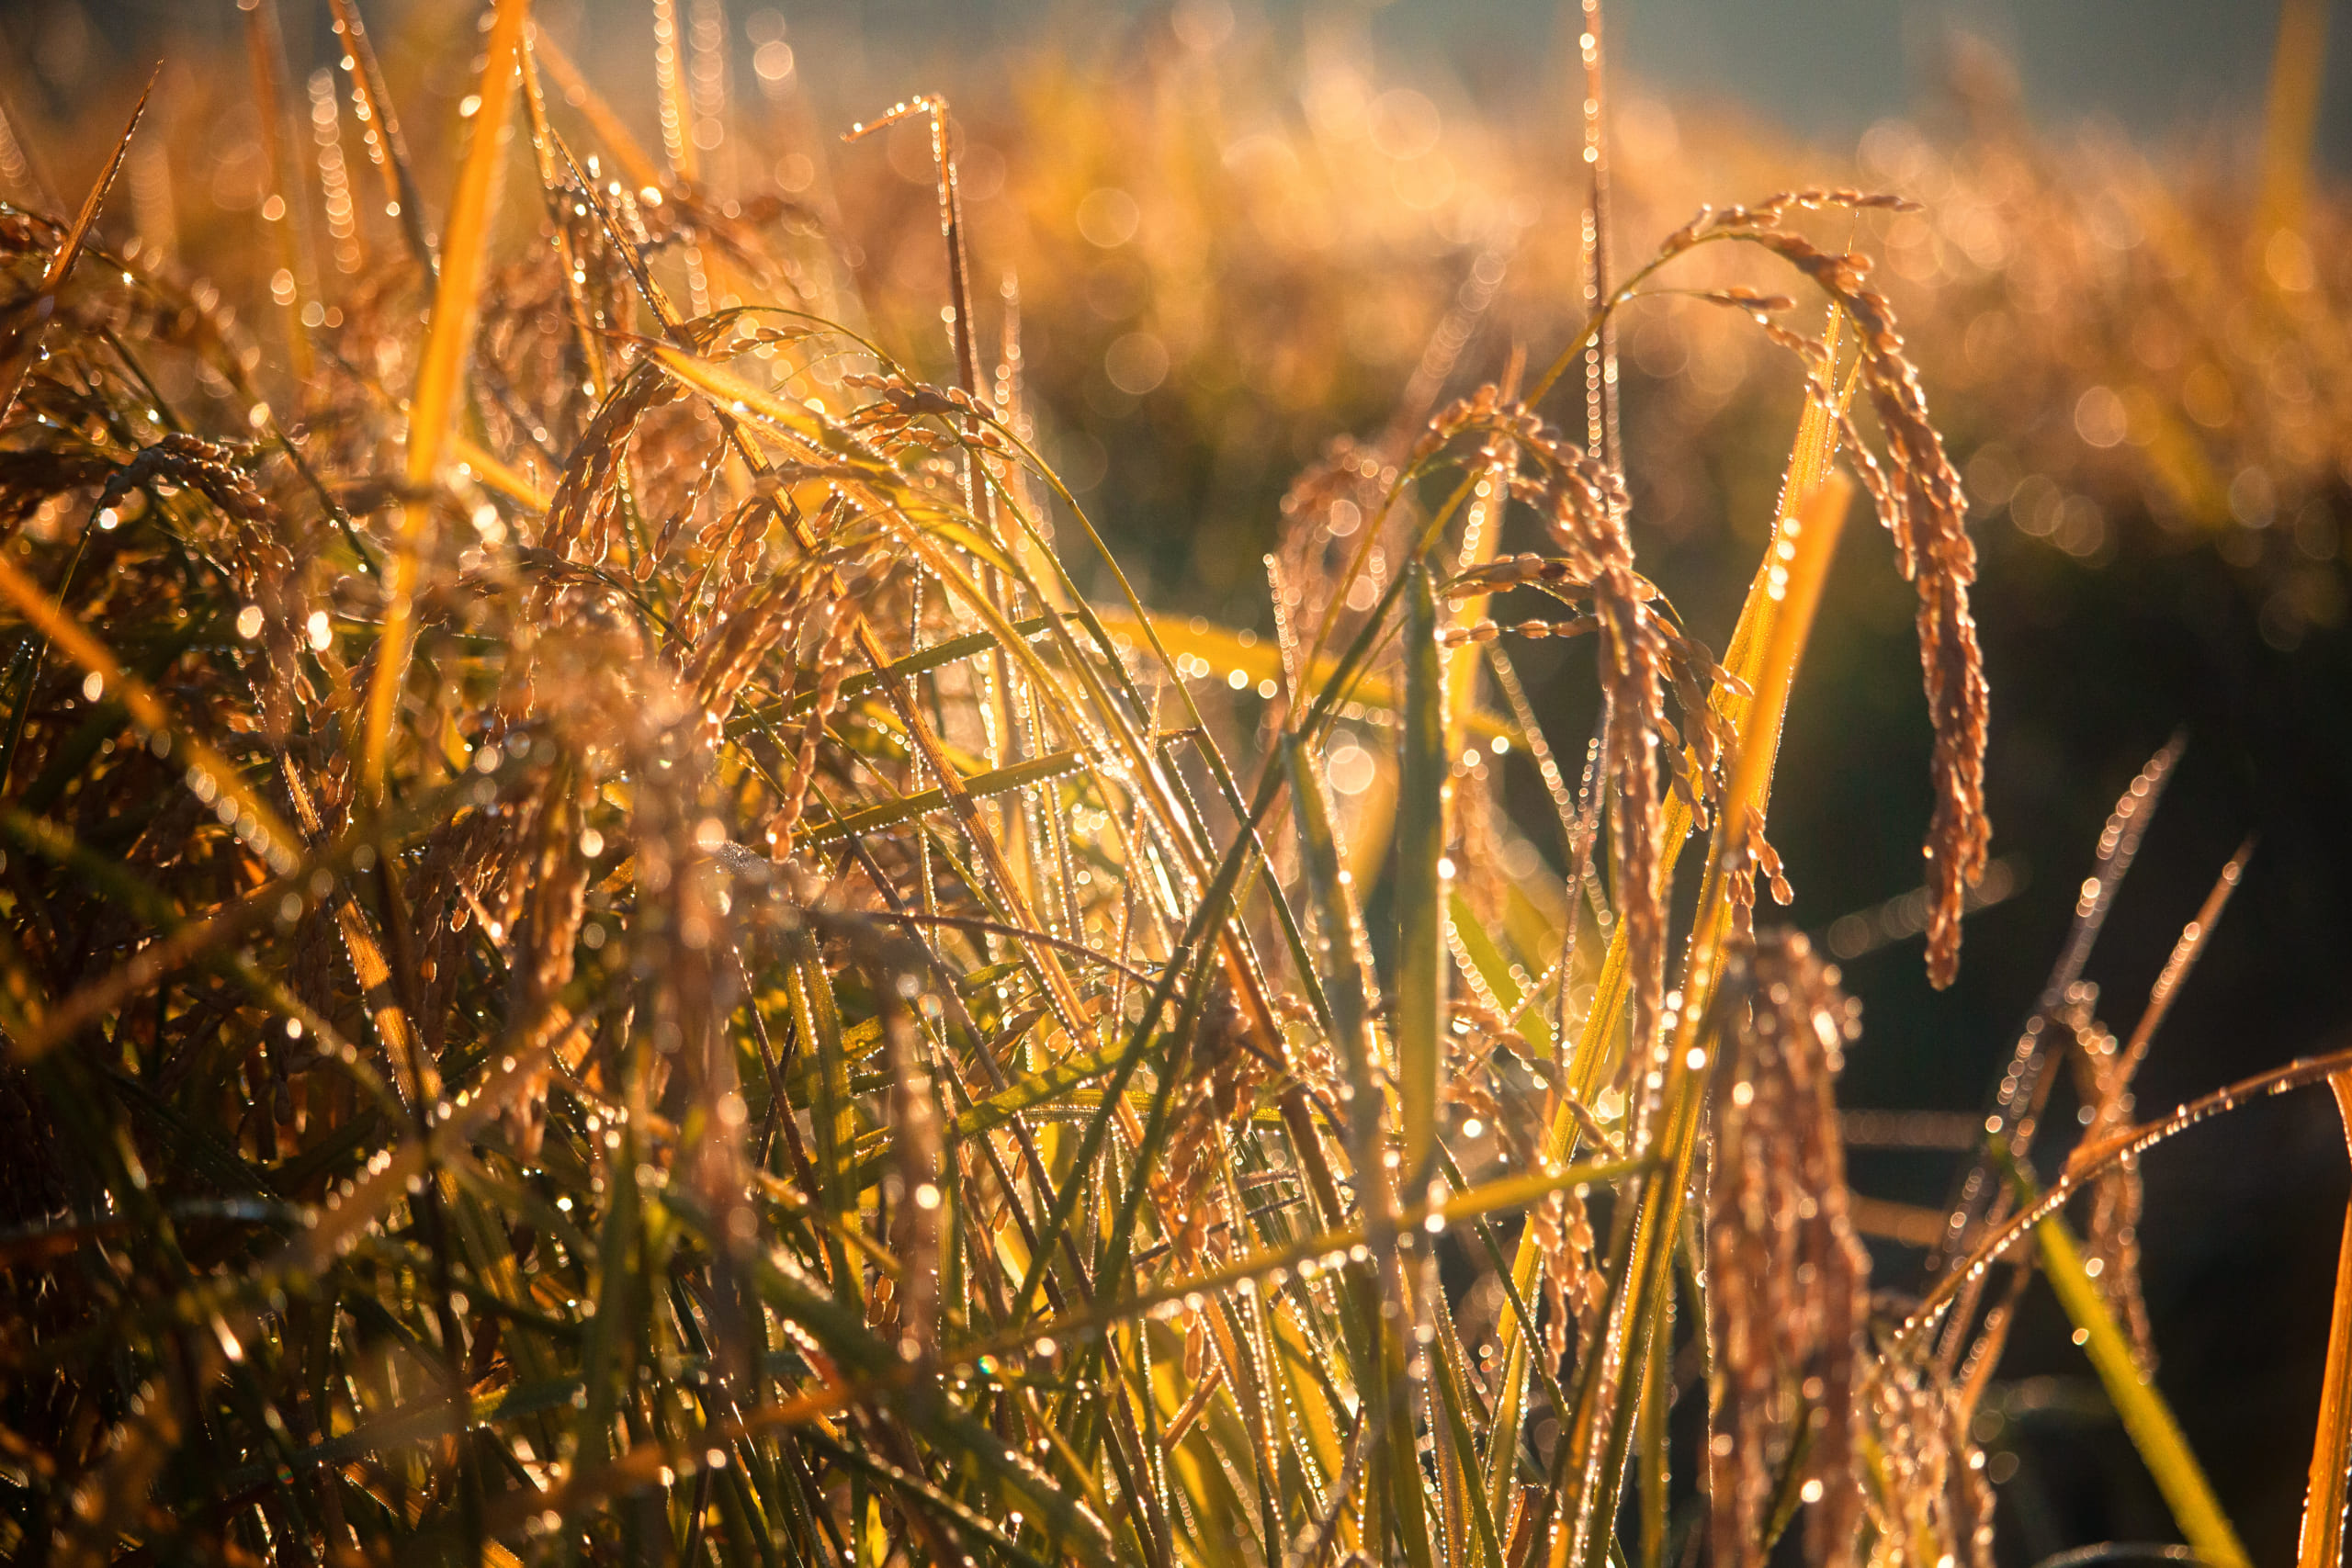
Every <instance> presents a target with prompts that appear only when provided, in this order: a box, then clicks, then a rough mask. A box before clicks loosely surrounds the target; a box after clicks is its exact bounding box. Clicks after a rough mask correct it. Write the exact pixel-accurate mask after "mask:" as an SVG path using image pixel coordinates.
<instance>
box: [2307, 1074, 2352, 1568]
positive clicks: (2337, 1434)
mask: <svg viewBox="0 0 2352 1568" xmlns="http://www.w3.org/2000/svg"><path fill="white" fill-rule="evenodd" d="M2327 1086H2328V1088H2329V1089H2333V1090H2334V1091H2335V1109H2336V1112H2337V1114H2338V1115H2339V1116H2340V1117H2341V1118H2342V1119H2343V1122H2344V1135H2345V1142H2346V1145H2352V1075H2346V1074H2341V1073H2339V1074H2337V1075H2336V1076H2335V1077H2331V1078H2329V1079H2328V1080H2327ZM2347 1478H2352V1204H2346V1208H2345V1213H2344V1240H2343V1243H2342V1245H2341V1246H2340V1247H2338V1248H2337V1250H2336V1255H2335V1307H2334V1309H2333V1310H2332V1311H2331V1312H2330V1314H2329V1315H2328V1325H2327V1371H2326V1373H2325V1376H2324V1379H2323V1381H2322V1382H2321V1384H2320V1395H2319V1426H2318V1429H2317V1430H2316V1431H2314V1432H2313V1433H2312V1470H2311V1483H2310V1485H2309V1487H2308V1489H2307V1490H2306V1491H2305V1493H2304V1495H2303V1525H2302V1534H2301V1540H2300V1541H2299V1543H2298V1544H2297V1547H2296V1551H2295V1561H2296V1562H2297V1563H2298V1564H2299V1565H2300V1568H2341V1564H2342V1563H2343V1562H2344V1510H2345V1490H2346V1480H2347Z"/></svg>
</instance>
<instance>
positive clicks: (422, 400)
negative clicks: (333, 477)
mask: <svg viewBox="0 0 2352 1568" xmlns="http://www.w3.org/2000/svg"><path fill="white" fill-rule="evenodd" d="M341 3H342V4H343V5H345V6H348V5H349V3H350V0H341ZM497 6H498V8H497V10H496V11H495V12H494V13H492V19H491V27H490V38H489V40H488V46H487V57H486V58H485V60H484V62H483V64H482V73H481V92H480V94H479V95H477V96H476V97H475V98H474V100H473V102H474V109H473V113H472V114H471V116H470V117H469V118H470V120H471V127H472V133H471V141H469V144H468V146H467V149H466V160H465V163H464V164H463V165H462V166H461V167H460V168H459V170H458V188H457V192H456V195H455V196H454V197H452V199H451V201H450V203H449V222H448V228H447V231H446V232H445V233H444V235H443V242H444V243H443V245H442V263H443V265H442V268H441V275H440V277H439V279H438V280H437V281H436V283H435V287H434V291H433V310H432V316H431V320H430V321H429V322H428V324H427V326H426V328H425V334H424V350H423V352H422V354H421V355H419V356H418V361H417V370H416V386H415V389H414V390H413V391H412V392H411V393H410V396H409V410H408V453H407V457H406V461H405V464H404V467H403V470H402V471H403V473H404V475H405V477H406V479H407V480H408V484H409V487H410V489H411V491H414V492H416V493H417V499H414V500H412V501H410V502H408V503H407V504H406V505H404V506H403V507H402V508H401V528H400V537H399V541H398V545H397V547H395V549H394V551H393V554H392V562H391V570H390V573H389V577H388V581H387V582H386V584H385V593H386V596H387V598H386V604H385V606H384V627H383V632H382V635H381V637H379V641H378V644H377V649H376V672H375V677H374V680H373V682H371V683H370V684H369V686H368V707H367V714H366V718H365V730H364V737H363V740H362V744H361V750H360V778H361V795H362V796H363V798H365V799H367V800H368V801H369V802H370V803H371V804H372V803H373V802H374V801H376V800H377V799H379V797H380V795H381V794H382V790H383V782H384V768H385V763H386V761H387V756H386V753H387V751H388V750H389V749H390V744H391V737H392V715H393V711H394V710H395V709H396V708H397V707H398V705H399V703H400V692H401V683H402V682H404V681H405V680H406V679H407V676H408V660H409V644H410V641H411V639H412V638H413V636H414V626H413V624H412V622H413V615H414V614H415V606H414V604H413V599H414V596H415V592H416V584H417V558H418V556H419V554H420V553H421V552H422V551H423V549H424V545H425V536H426V533H427V531H428V530H429V529H430V528H431V526H432V523H433V508H432V503H431V502H428V501H426V500H424V492H426V491H430V490H431V489H432V488H433V487H434V486H435V484H437V483H438V482H439V480H440V477H441V459H442V457H443V455H444V454H445V453H447V450H448V446H449V436H450V433H451V427H452V424H453V423H454V422H455V420H456V418H457V412H458V400H459V397H460V394H461V392H462V389H463V386H464V380H465V373H466V357H467V355H468V354H469V352H470V350H471V347H472V344H473V334H474V318H475V316H476V314H477V313H478V312H479V310H481V286H482V279H483V276H484V275H485V273H486V272H487V270H488V267H489V261H490V226H491V222H492V218H493V216H494V209H495V206H496V201H497V192H498V175H499V169H500V165H501V164H503V161H504V154H505V150H506V125H507V110H508V106H509V105H510V104H511V103H512V102H513V100H514V96H515V73H516V69H517V66H518V65H519V63H520V61H521V56H522V45H523V31H524V28H525V26H526V23H527V22H528V21H529V19H530V14H531V4H530V0H497ZM355 22H356V18H355ZM403 210H405V209H403Z"/></svg>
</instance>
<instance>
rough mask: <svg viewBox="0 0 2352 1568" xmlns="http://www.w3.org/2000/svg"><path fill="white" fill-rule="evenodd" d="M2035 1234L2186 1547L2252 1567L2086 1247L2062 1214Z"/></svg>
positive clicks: (2226, 1567) (2238, 1567)
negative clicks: (2088, 1265)
mask: <svg viewBox="0 0 2352 1568" xmlns="http://www.w3.org/2000/svg"><path fill="white" fill-rule="evenodd" d="M2034 1241H2035V1244H2036V1246H2038V1247H2040V1248H2041V1271H2042V1273H2043V1275H2044V1276H2046V1277H2047V1278H2048V1279H2049V1280H2050V1284H2051V1288H2052V1290H2054V1291H2056V1292H2058V1300H2059V1303H2060V1304H2061V1305H2063V1306H2064V1308H2065V1309H2066V1315H2067V1317H2068V1318H2070V1319H2072V1320H2073V1322H2074V1325H2075V1328H2076V1329H2077V1330H2079V1331H2080V1332H2081V1333H2082V1334H2083V1335H2084V1336H2085V1338H2084V1342H2083V1353H2084V1354H2085V1355H2086V1356H2088V1357H2089V1358H2090V1361H2091V1365H2092V1367H2093V1368H2094V1369H2096V1370H2097V1371H2098V1381H2099V1382H2100V1383H2101V1385H2102V1386H2104V1387H2105V1388H2106V1390H2107V1396H2108V1398H2109V1400H2111V1401H2113V1402H2114V1404H2115V1413H2116V1414H2117V1415H2118V1416H2121V1417H2122V1418H2123V1429H2124V1430H2125V1431H2126V1432H2128V1433H2130V1434H2131V1445H2132V1447H2134V1448H2136V1449H2138V1450H2140V1458H2141V1459H2142V1461H2144V1462H2145V1463H2146V1465H2147V1467H2148V1473H2149V1474H2150V1475H2153V1476H2154V1477H2155V1482H2156V1490H2157V1491H2159V1492H2161V1493H2163V1494H2164V1499H2165V1504H2166V1505H2167V1506H2170V1507H2171V1509H2172V1517H2174V1519H2175V1520H2177V1521H2178V1523H2179V1525H2180V1529H2181V1533H2182V1534H2183V1535H2185V1536H2187V1537H2188V1544H2189V1547H2190V1549H2191V1550H2192V1551H2195V1552H2196V1553H2197V1555H2198V1557H2199V1560H2200V1561H2202V1562H2210V1563H2212V1564H2213V1565H2214V1568H2250V1564H2251V1563H2252V1562H2253V1559H2251V1558H2250V1557H2248V1556H2247V1555H2246V1551H2245V1547H2244V1546H2243V1545H2241V1544H2240V1543H2239V1541H2238V1537H2237V1532H2236V1531H2235V1530H2234V1529H2231V1528H2230V1521H2229V1518H2228V1517H2227V1516H2225V1515H2224V1514H2223V1513H2222V1505H2221V1503H2220V1501H2219V1500H2218V1499H2217V1498H2215V1497H2214V1495H2213V1486H2212V1483H2211V1482H2209V1481H2207V1480H2206V1479H2205V1472H2204V1471H2203V1469H2202V1468H2200V1467H2199V1464H2198V1462H2197V1456H2196V1455H2195V1454H2193V1453H2191V1452H2189V1450H2188V1439H2187V1438H2184V1437H2182V1436H2181V1431H2180V1424H2179V1423H2178V1422H2177V1421H2176V1420H2174V1419H2173V1414H2172V1407H2171V1406H2170V1405H2169V1404H2165V1397H2164V1395H2162V1394H2160V1393H2157V1392H2156V1391H2155V1389H2154V1386H2153V1385H2151V1384H2150V1383H2149V1382H2146V1381H2145V1380H2144V1379H2143V1378H2142V1377H2141V1375H2140V1369H2139V1366H2138V1364H2137V1363H2136V1362H2135V1361H2134V1360H2133V1359H2132V1355H2131V1337H2130V1336H2129V1335H2127V1334H2125V1333H2124V1332H2123V1325H2121V1324H2120V1323H2118V1322H2116V1321H2115V1314H2114V1313H2113V1312H2112V1311H2110V1310H2109V1307H2108V1304H2107V1298H2106V1297H2105V1296H2103V1295H2101V1294H2100V1293H2099V1289H2098V1282H2097V1281H2095V1280H2092V1278H2091V1277H2090V1276H2089V1275H2088V1274H2087V1273H2086V1272H2084V1270H2083V1251H2082V1247H2080V1246H2079V1245H2078V1244H2077V1243H2076V1242H2075V1235H2074V1232H2073V1231H2072V1230H2070V1229H2068V1228H2067V1225H2066V1222H2065V1220H2064V1218H2062V1217H2061V1216H2059V1215H2057V1214H2052V1215H2050V1216H2048V1217H2047V1218H2045V1219H2043V1220H2042V1221H2041V1222H2040V1223H2039V1224H2036V1225H2035V1226H2034ZM2316 1462H2317V1461H2314V1463H2316ZM2338 1485H2339V1487H2340V1486H2341V1482H2340V1481H2339V1483H2338ZM2339 1496H2340V1493H2339ZM2339 1512H2340V1509H2339Z"/></svg>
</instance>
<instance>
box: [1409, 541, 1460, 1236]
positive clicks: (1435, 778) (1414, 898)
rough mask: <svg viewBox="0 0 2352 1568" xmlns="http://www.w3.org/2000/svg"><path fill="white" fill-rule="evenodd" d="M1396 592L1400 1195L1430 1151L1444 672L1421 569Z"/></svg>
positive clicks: (1440, 979) (1439, 976)
mask: <svg viewBox="0 0 2352 1568" xmlns="http://www.w3.org/2000/svg"><path fill="white" fill-rule="evenodd" d="M1410 570H1411V572H1412V577H1413V581H1412V583H1411V584H1410V586H1408V588H1407V590H1406V593H1405V629H1404V634H1403V636H1404V656H1405V657H1404V662H1405V715H1404V717H1405V722H1404V725H1403V727H1402V728H1401V729H1400V730H1399V731H1398V733H1397V769H1398V773H1399V774H1400V777H1401V783H1400V784H1398V786H1397V983H1396V989H1397V1002H1396V1017H1397V1024H1396V1028H1397V1122H1398V1128H1399V1131H1400V1132H1401V1133H1402V1134H1403V1136H1404V1159H1403V1165H1402V1167H1401V1169H1402V1171H1403V1181H1404V1187H1405V1190H1407V1191H1413V1190H1418V1189H1419V1187H1421V1186H1423V1185H1426V1184H1427V1183H1428V1181H1429V1179H1430V1173H1431V1169H1432V1162H1433V1158H1434V1155H1435V1150H1436V1145H1437V1091H1438V1058H1439V1042H1440V1041H1441V1040H1442V1037H1443V1032H1444V1029H1445V966H1446V961H1447V955H1446V947H1445V939H1444V936H1443V934H1442V933H1443V929H1444V922H1445V919H1446V891H1447V889H1446V881H1447V877H1446V866H1445V849H1446V796H1447V795H1448V793H1449V786H1448V784H1447V782H1446V774H1447V773H1448V772H1449V771H1450V764H1451V761H1452V759H1451V758H1449V757H1447V756H1446V754H1445V734H1446V725H1445V683H1444V682H1445V676H1444V671H1443V668H1442V665H1441V663H1440V660H1439V652H1438V646H1437V604H1436V601H1435V599H1434V598H1433V596H1432V595H1431V593H1430V577H1429V570H1428V569H1427V568H1426V567H1423V566H1422V565H1420V564H1419V563H1418V562H1416V563H1415V564H1414V565H1413V566H1412V568H1411V569H1410Z"/></svg>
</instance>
